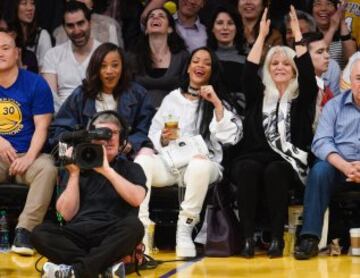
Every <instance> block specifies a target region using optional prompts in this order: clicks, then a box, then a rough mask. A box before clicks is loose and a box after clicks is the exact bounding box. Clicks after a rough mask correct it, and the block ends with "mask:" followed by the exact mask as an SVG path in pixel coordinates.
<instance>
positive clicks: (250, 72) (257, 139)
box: [236, 52, 318, 161]
mask: <svg viewBox="0 0 360 278" xmlns="http://www.w3.org/2000/svg"><path fill="white" fill-rule="evenodd" d="M294 61H295V63H296V65H297V68H298V71H299V76H298V83H299V96H298V97H297V98H296V99H293V100H292V103H291V110H290V133H291V139H290V141H291V143H292V144H293V145H295V146H296V147H298V148H300V149H302V150H304V151H307V152H310V147H311V142H312V139H313V135H314V134H313V129H312V124H313V121H314V116H315V105H316V96H317V93H318V87H317V85H316V79H315V73H314V67H313V65H312V62H311V58H310V55H309V53H308V52H307V53H305V54H304V55H302V56H301V57H299V58H297V57H295V58H294ZM258 71H259V65H257V64H254V63H251V62H249V61H246V64H245V68H244V72H243V92H244V93H245V97H246V107H245V119H244V121H243V126H244V137H243V139H242V140H241V141H240V142H239V143H238V145H237V146H236V148H237V151H236V158H237V159H246V158H251V159H256V160H260V161H272V160H282V158H281V157H280V155H278V154H277V153H276V152H275V151H273V150H272V149H271V147H270V146H269V144H268V142H267V140H266V137H265V134H264V128H263V121H262V117H263V114H262V106H263V98H264V89H265V87H264V85H263V83H262V81H261V79H260V77H259V75H258Z"/></svg>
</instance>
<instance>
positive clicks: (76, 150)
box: [59, 127, 112, 170]
mask: <svg viewBox="0 0 360 278" xmlns="http://www.w3.org/2000/svg"><path fill="white" fill-rule="evenodd" d="M111 136H112V131H111V129H110V128H106V127H103V128H95V129H91V130H78V131H72V132H64V133H62V134H61V136H60V139H59V162H60V164H61V165H67V164H72V163H73V164H76V165H77V166H79V168H80V169H84V170H90V169H93V168H96V167H101V166H102V165H103V162H104V150H103V147H102V145H100V144H93V143H91V141H92V140H109V139H110V138H111ZM71 146H72V147H73V152H72V155H71V157H70V158H69V157H67V156H66V155H65V153H66V150H67V149H68V148H69V147H71Z"/></svg>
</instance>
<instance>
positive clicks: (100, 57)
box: [83, 42, 130, 99]
mask: <svg viewBox="0 0 360 278" xmlns="http://www.w3.org/2000/svg"><path fill="white" fill-rule="evenodd" d="M113 51H116V52H118V53H119V55H120V59H121V68H122V71H121V77H120V80H119V83H118V84H117V85H116V87H115V88H114V91H113V96H114V98H115V99H118V98H119V97H120V95H121V94H122V92H123V91H124V90H126V89H127V88H128V87H129V86H130V74H129V71H128V68H127V66H126V63H125V60H124V59H125V56H124V52H123V50H122V49H121V48H120V47H118V46H117V45H115V44H113V43H110V42H107V43H103V44H102V45H100V46H99V47H98V48H97V49H96V50H95V51H94V53H93V55H92V56H91V58H90V61H89V66H88V68H87V70H86V78H85V79H84V80H83V87H84V94H85V97H87V98H90V99H97V97H98V94H99V93H100V92H101V91H102V82H101V79H100V69H101V65H102V63H103V61H104V59H105V56H106V55H107V54H108V53H109V52H113Z"/></svg>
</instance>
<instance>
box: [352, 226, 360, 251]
mask: <svg viewBox="0 0 360 278" xmlns="http://www.w3.org/2000/svg"><path fill="white" fill-rule="evenodd" d="M350 239H351V254H352V255H353V256H360V228H353V229H350Z"/></svg>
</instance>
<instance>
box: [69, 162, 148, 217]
mask: <svg viewBox="0 0 360 278" xmlns="http://www.w3.org/2000/svg"><path fill="white" fill-rule="evenodd" d="M110 165H111V167H112V168H114V170H115V171H116V172H117V173H118V174H119V175H121V176H122V177H124V178H125V179H127V180H128V181H130V182H132V183H134V184H135V185H138V186H141V187H143V188H144V189H145V190H147V189H146V186H145V182H146V177H145V174H144V171H143V170H142V168H141V167H140V165H139V164H136V163H134V162H131V161H128V160H125V159H121V158H118V159H116V160H115V161H113V162H112V163H111V164H110ZM65 180H66V181H65V184H66V183H67V178H66V179H65ZM137 214H138V208H135V207H133V206H131V205H130V204H129V203H127V202H126V201H125V200H123V199H122V198H121V196H120V195H119V194H118V193H117V192H116V190H115V188H114V187H113V185H112V184H111V183H110V181H109V180H107V179H106V178H105V177H104V176H103V175H101V174H99V173H97V172H95V171H93V170H90V171H86V172H81V175H80V208H79V211H78V213H77V214H76V215H75V216H74V218H73V219H72V220H71V221H70V223H79V222H82V223H83V222H90V221H91V222H94V221H95V222H112V221H117V220H119V219H124V218H125V217H127V216H130V215H132V216H137Z"/></svg>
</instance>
